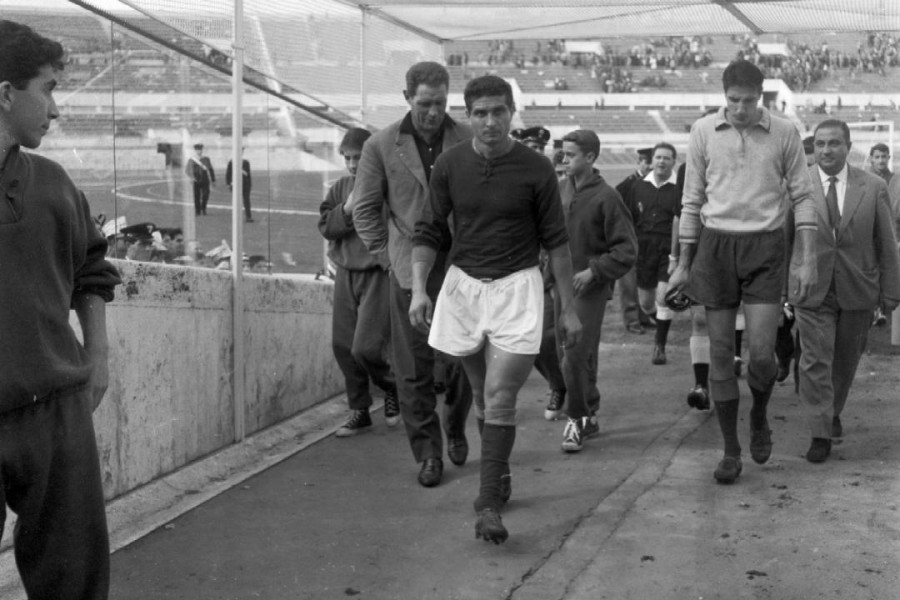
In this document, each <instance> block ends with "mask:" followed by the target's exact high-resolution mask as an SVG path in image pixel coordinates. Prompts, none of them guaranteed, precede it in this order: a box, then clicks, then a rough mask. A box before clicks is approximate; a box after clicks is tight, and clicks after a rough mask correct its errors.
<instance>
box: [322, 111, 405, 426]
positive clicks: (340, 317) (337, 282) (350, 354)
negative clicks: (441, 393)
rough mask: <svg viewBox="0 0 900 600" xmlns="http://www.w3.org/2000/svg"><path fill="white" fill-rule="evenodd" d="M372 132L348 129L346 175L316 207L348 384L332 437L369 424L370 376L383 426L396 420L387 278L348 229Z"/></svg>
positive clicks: (338, 355) (337, 346)
mask: <svg viewBox="0 0 900 600" xmlns="http://www.w3.org/2000/svg"><path fill="white" fill-rule="evenodd" d="M370 135H371V133H369V132H368V131H366V130H365V129H360V128H353V129H350V130H349V131H347V133H346V134H345V135H344V139H343V140H341V145H340V153H341V155H342V156H343V157H344V161H345V163H346V165H347V170H348V171H349V172H350V175H347V176H346V177H342V178H341V179H339V180H338V181H336V182H335V183H334V185H333V186H331V189H330V190H328V195H327V196H326V198H325V201H324V202H323V203H322V205H321V206H320V207H319V214H320V215H321V216H320V218H319V231H320V232H321V233H322V236H323V237H324V238H325V239H326V240H328V257H329V258H330V259H331V261H332V262H333V263H334V264H335V267H336V268H337V272H336V273H335V277H334V313H333V316H332V319H333V320H332V347H333V349H334V357H335V359H336V360H337V362H338V366H339V367H340V369H341V372H342V373H343V374H344V380H345V382H346V387H347V402H348V404H349V405H350V410H351V413H350V417H349V418H348V419H347V422H346V423H344V425H342V426H341V428H340V429H338V430H337V433H336V435H337V437H350V436H353V435H356V434H358V433H361V432H363V431H367V430H368V429H369V428H370V427H371V426H372V418H371V416H370V415H369V407H370V406H372V396H371V394H370V393H369V379H370V378H371V380H372V381H373V382H374V383H375V385H377V386H378V387H379V388H381V389H382V390H384V394H385V396H384V417H385V422H386V423H387V425H388V427H394V426H396V425H397V424H398V423H399V422H400V405H399V403H398V401H397V388H396V386H395V384H394V375H393V373H392V372H391V367H390V365H389V364H388V360H387V356H388V354H389V352H390V346H389V344H390V339H391V319H390V310H389V299H390V280H389V279H388V272H387V271H385V270H384V269H383V268H382V266H381V265H380V264H379V262H378V259H377V258H376V257H375V256H373V255H372V254H369V251H368V250H366V247H365V245H363V243H362V240H360V239H359V236H358V235H357V233H356V230H355V229H354V228H353V218H352V215H353V206H354V195H353V186H354V185H355V183H356V168H357V166H358V165H359V159H360V156H362V147H363V143H364V142H365V141H366V139H368V138H369V136H370Z"/></svg>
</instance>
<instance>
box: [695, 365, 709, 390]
mask: <svg viewBox="0 0 900 600" xmlns="http://www.w3.org/2000/svg"><path fill="white" fill-rule="evenodd" d="M694 384H695V385H702V386H703V387H705V388H709V363H694Z"/></svg>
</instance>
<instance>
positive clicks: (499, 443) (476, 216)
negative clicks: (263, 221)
mask: <svg viewBox="0 0 900 600" xmlns="http://www.w3.org/2000/svg"><path fill="white" fill-rule="evenodd" d="M463 97H464V100H465V104H466V113H467V115H468V116H469V122H470V124H471V126H472V128H473V129H474V133H475V138H474V140H473V142H472V143H471V144H469V143H464V144H457V145H456V146H454V147H453V148H450V149H448V150H446V151H445V152H444V153H443V154H442V155H441V156H440V157H439V158H438V160H437V161H436V162H435V166H434V173H433V175H432V178H431V180H430V188H431V195H430V197H429V202H428V204H427V205H426V207H425V210H423V211H422V213H421V214H422V216H421V218H420V219H419V220H418V221H417V222H416V229H415V235H414V237H413V244H414V246H413V255H412V267H413V291H412V292H413V293H412V299H411V301H410V304H409V321H410V323H411V324H412V325H413V326H415V327H416V329H417V331H421V332H422V333H425V332H428V343H429V344H430V345H431V346H432V347H434V348H435V349H436V350H439V351H442V352H445V353H447V354H450V355H453V356H458V357H460V359H461V360H462V362H463V366H464V368H465V370H466V374H467V375H468V378H469V381H470V382H471V384H472V395H473V401H474V402H475V406H476V411H477V414H476V416H477V419H478V427H479V430H481V432H482V435H481V486H480V491H479V494H478V497H477V499H476V501H475V511H476V513H477V519H476V522H475V535H476V537H482V538H484V539H485V541H488V542H494V543H497V544H499V543H502V542H504V541H506V539H507V537H508V532H507V530H506V528H505V527H504V526H503V523H502V520H501V519H500V509H501V507H502V506H503V505H504V504H505V502H506V500H507V499H508V497H509V493H508V490H509V489H510V488H509V457H510V454H511V452H512V449H513V444H514V442H515V437H516V401H517V396H518V392H519V390H520V389H521V387H522V385H523V384H524V383H525V380H526V378H527V377H528V373H529V372H530V371H531V367H532V365H533V363H534V356H535V355H536V354H537V352H538V350H539V348H540V343H541V328H542V314H543V310H542V308H543V307H542V306H541V305H542V303H543V282H542V280H541V273H540V269H539V268H538V255H539V251H540V248H542V247H543V248H544V249H546V250H547V252H548V253H549V255H550V260H549V264H550V269H551V271H552V273H553V277H554V280H555V285H556V293H557V294H558V296H559V297H560V303H561V306H562V311H561V314H560V315H559V319H558V320H557V322H558V328H559V333H560V339H561V340H563V343H564V344H565V345H566V346H567V347H570V346H573V345H574V344H575V343H576V342H577V341H578V338H579V337H580V335H581V324H580V323H579V321H578V317H577V316H576V314H575V307H574V299H573V292H572V261H571V257H570V254H569V246H568V244H567V241H568V235H567V233H566V226H565V220H564V216H563V212H562V206H561V204H560V200H559V186H558V184H557V180H556V176H555V174H554V172H553V168H552V167H551V165H550V163H549V161H547V160H546V159H544V158H542V157H540V156H536V155H535V153H534V152H532V151H531V150H529V149H527V148H525V147H524V146H522V145H521V144H518V143H516V142H515V141H514V140H512V139H511V138H510V136H509V131H510V122H511V121H512V117H513V112H514V111H515V105H514V103H513V97H512V89H511V88H510V86H509V84H508V83H507V82H506V81H505V80H504V79H502V78H500V77H497V76H493V75H486V76H484V77H478V78H476V79H473V80H471V81H470V82H469V83H468V84H467V85H466V89H465V91H464V93H463ZM367 147H368V145H367ZM451 213H452V217H453V226H454V231H453V238H452V256H453V259H452V260H453V263H452V264H451V265H450V268H449V269H448V270H447V276H446V279H445V281H444V285H443V286H442V287H441V290H440V294H439V296H438V299H437V302H436V303H433V301H432V298H431V296H430V294H429V293H428V289H427V281H428V278H429V275H430V273H431V272H432V270H433V268H435V261H436V258H437V256H438V253H439V251H440V250H441V249H442V248H443V246H444V240H445V239H446V238H445V235H446V234H445V232H446V231H447V229H448V228H449V218H450V216H451ZM432 313H433V319H432ZM394 343H395V344H396V343H397V340H394Z"/></svg>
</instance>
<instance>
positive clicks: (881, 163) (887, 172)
mask: <svg viewBox="0 0 900 600" xmlns="http://www.w3.org/2000/svg"><path fill="white" fill-rule="evenodd" d="M869 169H870V170H871V171H872V173H874V174H875V175H878V176H879V177H881V178H882V179H884V182H885V183H886V184H888V185H890V183H891V178H892V177H893V176H894V174H893V173H892V172H891V150H890V148H888V147H887V144H881V143H878V144H875V145H874V146H872V148H871V150H869Z"/></svg>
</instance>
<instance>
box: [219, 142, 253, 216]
mask: <svg viewBox="0 0 900 600" xmlns="http://www.w3.org/2000/svg"><path fill="white" fill-rule="evenodd" d="M241 165H242V167H241V172H242V179H241V195H242V197H243V201H244V220H245V221H246V222H247V223H252V222H253V212H252V211H251V210H250V189H251V188H252V187H253V179H252V178H251V175H250V161H249V160H247V159H246V158H244V148H243V146H242V147H241ZM225 185H227V186H228V189H229V190H230V189H231V161H230V160H229V161H228V167H227V168H226V169H225Z"/></svg>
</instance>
